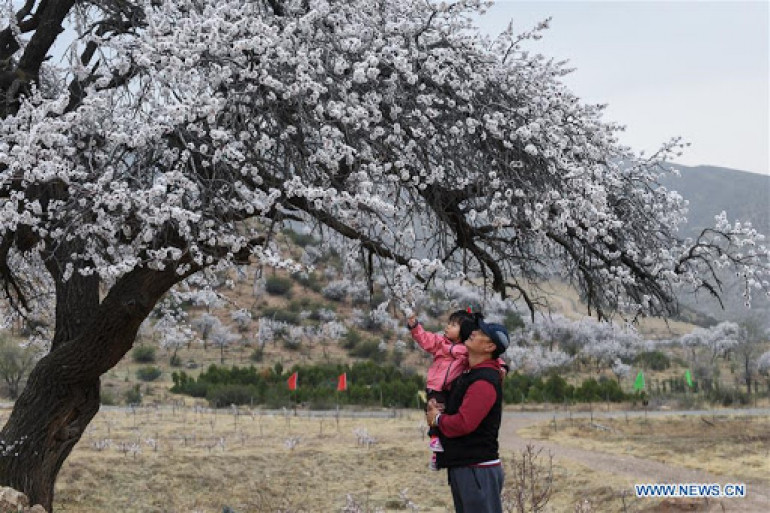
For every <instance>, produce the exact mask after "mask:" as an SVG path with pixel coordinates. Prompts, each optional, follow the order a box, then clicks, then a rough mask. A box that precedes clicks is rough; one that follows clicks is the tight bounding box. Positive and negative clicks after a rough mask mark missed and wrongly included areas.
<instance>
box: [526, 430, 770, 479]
mask: <svg viewBox="0 0 770 513" xmlns="http://www.w3.org/2000/svg"><path fill="white" fill-rule="evenodd" d="M520 434H521V435H522V436H524V437H528V438H532V439H535V440H549V441H551V442H555V443H557V444H559V445H562V446H568V447H578V448H582V449H588V450H592V451H602V452H608V453H613V454H618V455H632V456H636V457H639V458H645V459H651V460H655V461H660V462H663V463H666V464H670V465H674V466H678V467H685V468H691V469H696V470H703V471H706V472H709V473H712V474H715V475H724V476H731V477H737V478H740V479H743V480H746V481H751V480H767V479H768V476H769V475H770V417H768V416H758V417H751V416H746V417H730V416H724V415H722V416H716V415H705V416H677V417H675V418H655V419H652V418H650V419H645V418H638V417H637V418H630V419H624V418H606V419H602V420H601V421H597V422H593V423H592V422H590V421H589V420H588V419H581V420H580V421H575V422H573V423H569V422H568V421H562V422H561V425H558V424H557V426H556V429H554V425H553V423H548V424H542V425H539V426H532V427H528V428H524V429H522V430H521V431H520Z"/></svg>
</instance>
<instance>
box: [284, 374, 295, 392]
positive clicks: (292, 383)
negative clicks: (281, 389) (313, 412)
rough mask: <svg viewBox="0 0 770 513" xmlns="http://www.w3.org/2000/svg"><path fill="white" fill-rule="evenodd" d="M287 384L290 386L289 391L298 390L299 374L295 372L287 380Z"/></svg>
mask: <svg viewBox="0 0 770 513" xmlns="http://www.w3.org/2000/svg"><path fill="white" fill-rule="evenodd" d="M286 383H287V384H288V385H289V390H297V373H296V372H295V373H294V374H292V375H291V376H289V379H287V380H286Z"/></svg>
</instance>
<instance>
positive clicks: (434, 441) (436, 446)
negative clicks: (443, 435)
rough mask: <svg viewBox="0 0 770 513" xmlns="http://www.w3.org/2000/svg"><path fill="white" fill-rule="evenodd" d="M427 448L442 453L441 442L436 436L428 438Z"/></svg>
mask: <svg viewBox="0 0 770 513" xmlns="http://www.w3.org/2000/svg"><path fill="white" fill-rule="evenodd" d="M428 447H429V448H430V450H431V451H433V452H444V446H443V445H441V440H439V438H438V437H437V436H432V437H430V443H429V444H428Z"/></svg>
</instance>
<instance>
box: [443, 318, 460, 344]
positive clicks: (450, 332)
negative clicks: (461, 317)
mask: <svg viewBox="0 0 770 513" xmlns="http://www.w3.org/2000/svg"><path fill="white" fill-rule="evenodd" d="M444 336H445V337H446V338H448V339H449V340H452V341H454V342H457V341H459V340H460V323H459V322H457V321H449V322H448V323H447V325H446V327H445V328H444Z"/></svg>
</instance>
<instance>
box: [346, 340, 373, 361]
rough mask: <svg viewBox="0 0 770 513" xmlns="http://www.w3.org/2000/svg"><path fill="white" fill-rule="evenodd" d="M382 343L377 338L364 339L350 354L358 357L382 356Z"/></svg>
mask: <svg viewBox="0 0 770 513" xmlns="http://www.w3.org/2000/svg"><path fill="white" fill-rule="evenodd" d="M379 346H380V344H379V342H377V341H376V340H363V341H361V342H359V343H358V344H356V345H355V347H353V348H352V349H351V350H350V351H349V353H348V354H350V356H354V357H356V358H369V359H370V360H374V359H377V358H379V357H380V347H379Z"/></svg>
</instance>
